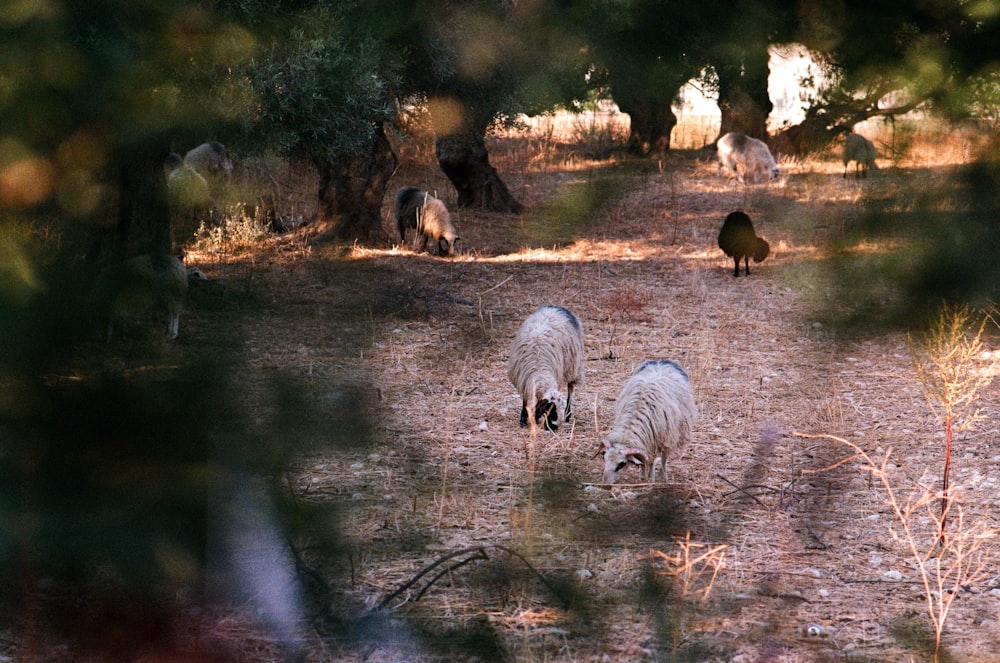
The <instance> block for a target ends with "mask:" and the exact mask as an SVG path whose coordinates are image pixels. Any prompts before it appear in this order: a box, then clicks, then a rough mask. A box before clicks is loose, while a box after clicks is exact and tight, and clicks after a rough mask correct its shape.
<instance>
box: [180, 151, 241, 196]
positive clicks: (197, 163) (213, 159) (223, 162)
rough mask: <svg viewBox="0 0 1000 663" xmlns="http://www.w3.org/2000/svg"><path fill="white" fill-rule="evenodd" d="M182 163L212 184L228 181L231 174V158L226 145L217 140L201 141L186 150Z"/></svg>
mask: <svg viewBox="0 0 1000 663" xmlns="http://www.w3.org/2000/svg"><path fill="white" fill-rule="evenodd" d="M184 164H185V165H186V166H188V167H189V168H193V169H195V170H196V171H198V173H199V174H200V175H201V176H202V177H204V178H205V179H206V180H208V181H209V182H211V183H212V185H213V186H218V185H220V184H223V183H225V182H228V181H229V180H230V179H232V176H233V158H232V156H231V155H230V154H229V150H227V149H226V146H225V145H223V144H222V143H219V142H217V141H211V142H208V143H202V144H201V145H199V146H197V147H193V148H191V149H190V150H188V151H187V153H186V154H185V155H184Z"/></svg>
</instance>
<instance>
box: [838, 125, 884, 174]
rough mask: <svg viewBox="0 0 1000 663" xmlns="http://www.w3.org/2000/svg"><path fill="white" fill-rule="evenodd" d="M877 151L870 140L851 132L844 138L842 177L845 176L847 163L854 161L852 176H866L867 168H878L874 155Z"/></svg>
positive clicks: (876, 154) (875, 155)
mask: <svg viewBox="0 0 1000 663" xmlns="http://www.w3.org/2000/svg"><path fill="white" fill-rule="evenodd" d="M877 156H878V152H876V150H875V146H874V145H873V144H872V142H871V141H870V140H868V139H867V138H865V137H864V136H862V135H860V134H856V133H854V132H851V133H849V134H847V136H846V137H845V138H844V157H843V159H844V177H845V178H846V177H847V164H849V163H850V162H852V161H853V162H854V177H855V178H861V177H868V170H869V169H871V170H878V164H876V163H875V157H877Z"/></svg>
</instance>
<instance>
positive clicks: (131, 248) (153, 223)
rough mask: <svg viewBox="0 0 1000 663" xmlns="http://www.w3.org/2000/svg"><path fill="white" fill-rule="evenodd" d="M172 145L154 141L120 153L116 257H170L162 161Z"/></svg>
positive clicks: (130, 147)
mask: <svg viewBox="0 0 1000 663" xmlns="http://www.w3.org/2000/svg"><path fill="white" fill-rule="evenodd" d="M168 153H169V142H167V141H165V140H158V139H152V140H148V141H145V142H143V143H142V144H140V145H131V146H127V147H125V148H123V149H122V150H121V151H120V152H119V176H118V187H119V191H118V220H117V229H116V233H115V234H116V237H115V247H114V249H113V252H114V253H115V254H116V255H115V257H117V258H123V257H125V256H126V255H137V254H141V253H156V254H167V253H168V252H170V251H171V250H172V249H173V247H172V246H171V237H170V204H169V202H168V197H167V181H166V178H165V177H164V176H163V159H164V158H165V157H166V155H167V154H168Z"/></svg>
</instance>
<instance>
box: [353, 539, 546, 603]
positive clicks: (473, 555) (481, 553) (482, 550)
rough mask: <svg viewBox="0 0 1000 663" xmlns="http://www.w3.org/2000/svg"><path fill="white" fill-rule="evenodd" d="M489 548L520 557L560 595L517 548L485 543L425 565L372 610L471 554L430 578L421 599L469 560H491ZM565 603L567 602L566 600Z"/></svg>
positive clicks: (530, 569) (418, 598)
mask: <svg viewBox="0 0 1000 663" xmlns="http://www.w3.org/2000/svg"><path fill="white" fill-rule="evenodd" d="M487 550H502V551H503V552H505V553H507V554H508V555H512V556H514V557H516V558H517V559H519V560H520V561H521V563H522V564H524V566H525V567H527V569H528V570H529V571H531V572H532V573H533V574H534V575H535V576H536V577H537V578H538V579H539V580H540V581H541V582H542V584H543V585H545V586H546V587H547V588H548V590H549V591H550V592H552V593H553V594H554V595H556V596H559V593H558V592H557V591H556V588H555V587H553V586H552V585H551V584H550V583H549V581H548V580H546V579H545V576H543V575H542V574H541V572H539V571H538V569H536V568H535V567H534V566H532V565H531V563H530V562H529V561H528V560H527V559H526V558H525V557H524V555H522V554H521V553H519V552H517V551H516V550H513V549H511V548H508V547H507V546H501V545H499V544H495V543H489V544H484V545H480V546H471V547H469V548H462V549H461V550H456V551H455V552H451V553H448V554H447V555H445V556H443V557H440V558H438V559H437V560H435V561H434V562H432V563H431V564H429V565H427V566H425V567H424V568H423V569H421V570H420V572H419V573H417V574H416V575H415V576H413V577H412V578H410V579H409V580H407V581H406V582H405V583H403V584H402V585H400V586H399V587H398V588H397V589H396V590H395V591H394V592H392V593H391V594H389V595H388V596H386V597H385V598H383V599H382V600H381V601H379V602H378V605H376V606H375V607H374V608H372V611H373V612H377V611H379V610H384V609H386V607H388V605H389V603H390V602H391V601H392V600H393V599H395V598H396V597H398V596H399V595H400V594H402V593H403V592H405V591H406V590H408V589H410V588H411V587H413V586H414V585H415V584H417V583H418V582H420V579H421V578H423V577H424V576H426V575H427V574H428V573H430V572H431V571H433V570H434V569H436V568H437V567H439V566H441V565H442V564H444V563H445V562H447V561H449V560H452V559H455V558H456V557H461V556H463V555H469V557H467V558H465V559H463V560H461V561H459V562H456V563H455V564H452V565H450V566H448V567H447V568H445V569H443V570H441V571H439V572H438V573H437V574H436V575H435V576H434V577H433V578H431V579H430V580H428V581H427V584H426V585H424V587H423V588H421V590H420V591H419V592H418V593H417V595H416V597H415V598H414V599H413V600H414V601H419V600H420V598H421V597H422V596H423V595H424V594H425V593H426V592H427V590H428V589H430V588H431V586H432V585H433V584H434V583H435V582H437V581H438V580H439V579H440V578H441V577H442V576H444V575H447V574H448V573H450V572H452V571H454V570H456V569H458V568H461V567H462V566H465V565H466V564H468V563H469V562H472V561H474V560H477V559H484V560H489V556H488V555H487V554H486V551H487ZM407 602H408V601H404V602H403V603H407ZM564 604H565V602H564ZM400 605H402V604H400ZM397 607H398V606H397Z"/></svg>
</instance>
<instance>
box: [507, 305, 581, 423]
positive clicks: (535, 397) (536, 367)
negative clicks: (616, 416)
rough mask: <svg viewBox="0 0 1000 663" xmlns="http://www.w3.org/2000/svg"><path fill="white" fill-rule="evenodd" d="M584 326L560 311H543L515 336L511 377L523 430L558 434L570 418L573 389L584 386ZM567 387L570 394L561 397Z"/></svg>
mask: <svg viewBox="0 0 1000 663" xmlns="http://www.w3.org/2000/svg"><path fill="white" fill-rule="evenodd" d="M583 361H584V355H583V326H582V325H581V324H580V320H579V318H577V317H576V316H575V315H573V313H572V312H571V311H569V310H568V309H566V308H563V307H562V306H540V307H538V308H537V309H535V311H534V312H533V313H532V314H531V315H529V316H528V317H527V318H526V319H525V320H524V322H523V323H521V327H520V328H519V329H518V330H517V334H516V335H515V336H514V342H513V344H512V345H511V348H510V359H509V361H508V363H507V377H509V378H510V381H511V383H512V384H513V385H514V387H515V388H516V389H517V391H518V393H519V394H520V395H521V425H522V426H527V425H528V408H529V407H534V422H535V424H537V425H540V426H543V427H545V428H548V429H549V430H556V429H557V428H559V426H560V425H561V424H562V423H563V422H565V421H567V420H568V419H569V418H570V416H571V415H572V407H573V388H574V387H576V386H579V385H582V384H583ZM563 385H565V387H566V393H565V394H564V393H563V392H562V391H561V387H563Z"/></svg>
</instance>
